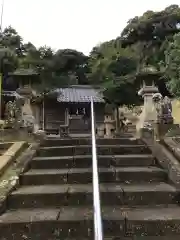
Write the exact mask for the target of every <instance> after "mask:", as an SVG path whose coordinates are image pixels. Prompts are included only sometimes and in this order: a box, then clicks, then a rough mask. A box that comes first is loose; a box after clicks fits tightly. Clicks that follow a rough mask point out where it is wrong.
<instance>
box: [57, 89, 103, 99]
mask: <svg viewBox="0 0 180 240" xmlns="http://www.w3.org/2000/svg"><path fill="white" fill-rule="evenodd" d="M56 91H57V92H58V96H57V101H58V102H71V103H82V102H84V103H89V102H90V101H91V97H92V98H93V101H94V102H96V103H104V99H103V95H102V93H101V92H100V89H96V88H93V87H92V86H84V85H75V86H70V87H66V88H58V89H57V90H56Z"/></svg>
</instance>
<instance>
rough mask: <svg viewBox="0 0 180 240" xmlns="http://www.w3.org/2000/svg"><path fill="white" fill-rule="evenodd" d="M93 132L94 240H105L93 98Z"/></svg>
mask: <svg viewBox="0 0 180 240" xmlns="http://www.w3.org/2000/svg"><path fill="white" fill-rule="evenodd" d="M91 132H92V170H93V211H94V240H103V230H102V217H101V204H100V192H99V177H98V162H97V149H96V137H95V122H94V103H93V98H92V97H91Z"/></svg>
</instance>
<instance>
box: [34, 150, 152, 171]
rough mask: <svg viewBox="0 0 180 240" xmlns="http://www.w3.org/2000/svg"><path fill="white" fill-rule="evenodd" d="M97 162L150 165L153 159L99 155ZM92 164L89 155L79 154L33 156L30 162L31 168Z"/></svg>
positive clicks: (134, 156)
mask: <svg viewBox="0 0 180 240" xmlns="http://www.w3.org/2000/svg"><path fill="white" fill-rule="evenodd" d="M98 164H99V166H100V167H110V166H114V167H116V166H152V165H154V164H155V159H154V158H153V156H152V155H151V154H146V155H145V154H137V155H135V154H134V155H132V154H131V155H129V154H128V155H112V156H109V155H108V156H106V155H104V156H103V155H99V156H98ZM91 166H92V156H91V155H85V156H83V155H79V156H77V155H76V156H65V157H63V156H61V157H59V156H54V157H35V158H34V159H33V160H32V162H31V168H33V169H55V168H56V169H60V168H72V167H76V168H86V167H91Z"/></svg>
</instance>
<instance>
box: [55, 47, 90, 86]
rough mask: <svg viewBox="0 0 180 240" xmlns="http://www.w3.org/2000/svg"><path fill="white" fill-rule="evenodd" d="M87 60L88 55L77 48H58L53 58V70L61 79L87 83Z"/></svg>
mask: <svg viewBox="0 0 180 240" xmlns="http://www.w3.org/2000/svg"><path fill="white" fill-rule="evenodd" d="M87 60H88V57H87V56H85V55H84V54H83V53H81V52H78V51H76V50H73V49H63V50H58V51H57V52H56V53H55V55H54V57H53V59H52V71H53V72H54V76H55V77H56V79H57V80H58V79H59V81H62V82H64V81H65V82H66V83H69V84H78V83H80V84H82V83H87V79H86V71H87ZM60 84H61V83H60Z"/></svg>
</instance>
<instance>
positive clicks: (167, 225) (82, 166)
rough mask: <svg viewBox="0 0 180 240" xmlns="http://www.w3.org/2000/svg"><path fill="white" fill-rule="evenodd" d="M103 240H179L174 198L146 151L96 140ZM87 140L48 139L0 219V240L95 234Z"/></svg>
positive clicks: (127, 142)
mask: <svg viewBox="0 0 180 240" xmlns="http://www.w3.org/2000/svg"><path fill="white" fill-rule="evenodd" d="M97 152H98V162H99V179H100V192H101V206H102V218H103V228H104V235H105V238H104V239H105V240H118V239H119V240H177V239H180V207H179V206H178V201H179V192H178V191H177V189H176V188H175V187H174V186H173V185H171V183H170V182H169V181H168V175H167V172H166V171H165V170H163V169H162V168H161V167H160V166H158V164H157V162H156V160H155V159H154V158H153V156H152V155H151V152H150V150H149V149H148V148H147V147H146V146H145V145H144V144H143V143H142V142H141V141H140V140H135V139H134V140H133V139H130V138H119V139H98V140H97ZM91 166H92V157H91V140H90V139H69V140H68V139H64V140H63V139H62V140H60V139H59V140H58V139H51V140H46V142H45V143H44V144H43V146H41V147H40V149H39V150H38V152H37V156H36V157H34V159H33V160H32V161H31V163H30V166H29V170H28V171H27V172H25V173H24V174H22V175H21V177H20V186H19V187H18V189H16V190H15V191H13V192H12V193H11V195H10V196H9V197H8V200H7V211H6V212H5V213H3V214H2V215H1V216H0V240H11V239H12V240H26V239H27V240H41V239H42V240H64V239H66V240H75V239H76V240H88V239H94V235H93V208H92V206H93V189H92V169H91Z"/></svg>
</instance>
